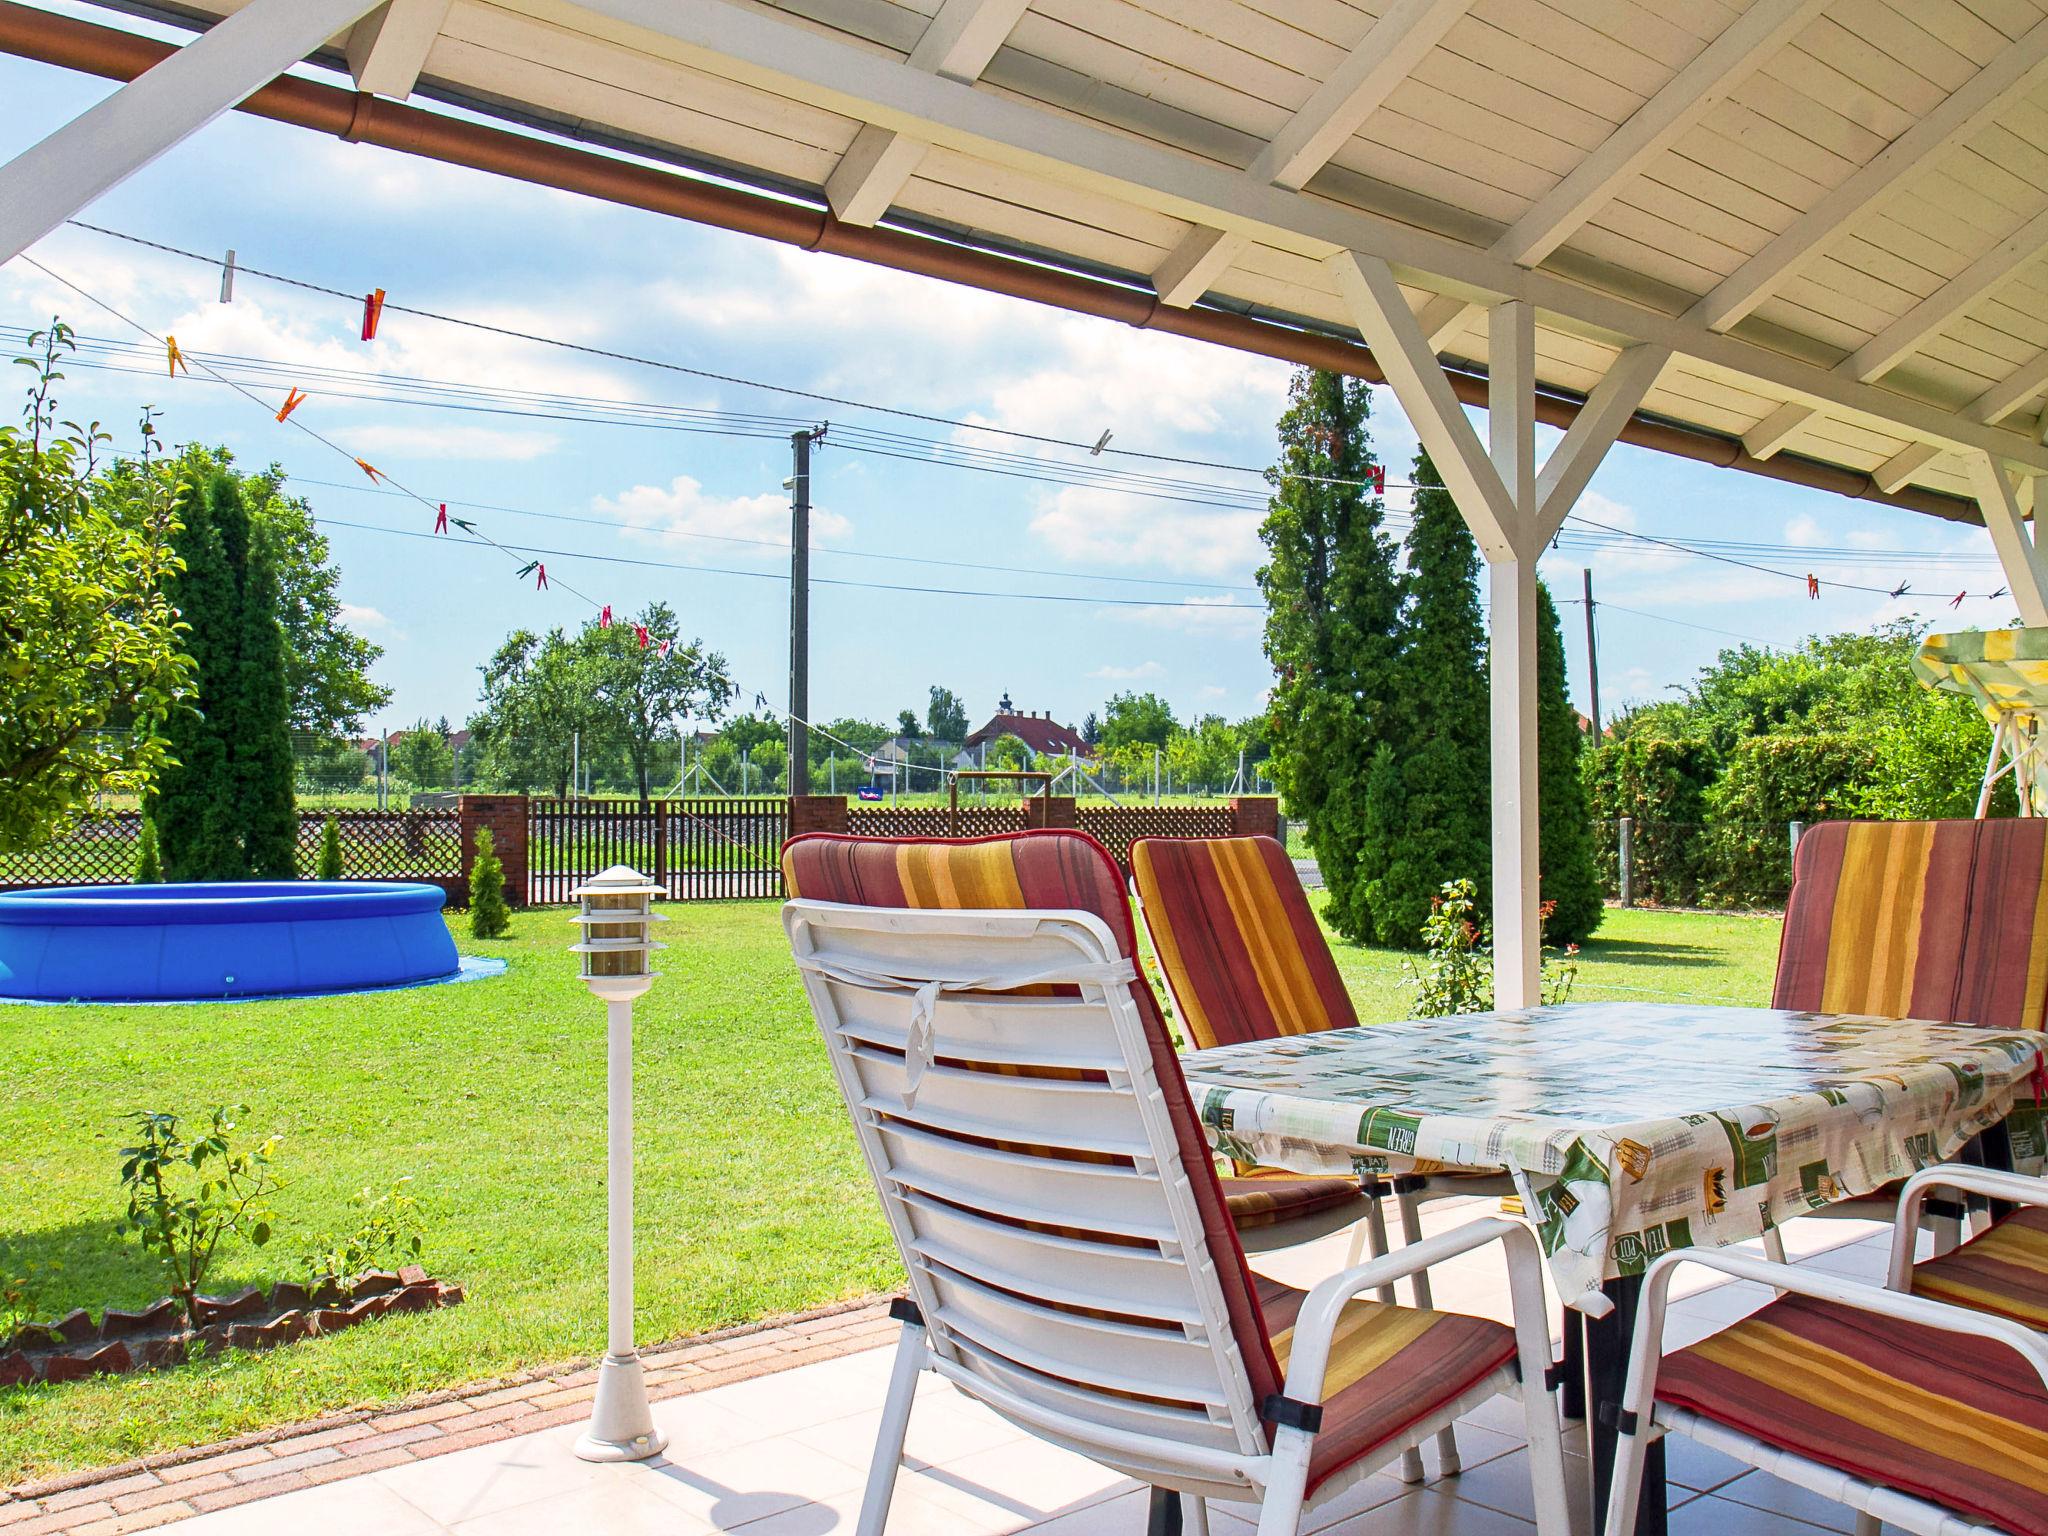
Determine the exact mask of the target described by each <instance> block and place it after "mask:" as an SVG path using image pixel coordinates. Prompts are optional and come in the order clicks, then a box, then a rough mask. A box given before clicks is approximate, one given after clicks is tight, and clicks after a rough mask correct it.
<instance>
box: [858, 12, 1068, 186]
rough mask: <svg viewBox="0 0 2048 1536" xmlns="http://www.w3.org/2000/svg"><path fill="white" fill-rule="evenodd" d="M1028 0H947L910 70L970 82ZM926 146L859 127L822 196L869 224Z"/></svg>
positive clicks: (906, 178) (908, 175) (895, 134)
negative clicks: (919, 70)
mask: <svg viewBox="0 0 2048 1536" xmlns="http://www.w3.org/2000/svg"><path fill="white" fill-rule="evenodd" d="M1030 3H1031V0H945V3H944V4H943V5H941V6H940V7H939V10H938V14H937V15H935V16H933V17H932V19H931V20H930V21H929V22H928V23H926V25H925V29H924V32H923V34H922V35H921V36H920V37H919V38H918V40H917V43H916V45H915V46H914V47H913V48H912V49H911V50H910V56H909V58H908V59H906V60H905V62H906V63H907V64H908V65H909V66H910V67H911V68H912V69H921V70H925V71H927V72H929V73H931V74H935V75H944V76H945V77H946V78H947V79H949V80H959V81H961V82H963V83H967V82H972V81H974V80H977V79H979V78H980V76H981V72H982V71H983V70H984V69H986V68H988V61H989V60H990V59H992V58H994V57H995V56H996V50H997V49H999V48H1001V47H1002V46H1003V43H1004V42H1005V41H1006V40H1007V39H1008V37H1009V35H1010V29H1011V28H1013V27H1015V26H1016V25H1017V19H1018V18H1019V17H1020V16H1022V15H1023V14H1024V12H1025V10H1026V9H1027V8H1028V7H1029V5H1030ZM929 147H930V146H928V145H926V144H924V143H922V142H920V141H919V140H918V139H915V138H913V137H911V136H910V135H908V134H905V133H899V132H897V131H895V130H894V129H889V128H882V127H878V126H876V125H875V124H873V123H864V124H862V125H861V130H860V132H859V133H857V134H855V135H854V136H853V143H851V144H850V145H848V146H847V149H846V153H845V154H844V155H842V156H841V157H840V160H839V164H838V166H837V167H836V168H835V169H834V170H833V172H832V174H831V175H830V176H828V177H827V178H826V179H825V200H826V201H827V202H829V203H830V204H831V205H832V212H833V213H834V214H835V215H836V216H837V217H839V218H841V219H843V220H845V221H846V222H847V223H848V224H873V223H874V222H875V221H876V220H877V219H879V218H881V216H882V215H883V214H885V213H887V212H888V211H889V208H890V206H891V205H892V204H893V203H894V202H895V201H896V198H897V196H898V195H899V194H900V193H901V192H902V191H903V188H904V187H905V186H906V185H908V183H909V181H910V178H911V176H912V175H913V174H914V173H915V172H916V170H917V166H918V162H919V161H920V160H922V159H924V152H925V150H926V149H927V148H929Z"/></svg>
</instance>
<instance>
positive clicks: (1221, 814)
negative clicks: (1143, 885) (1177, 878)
mask: <svg viewBox="0 0 2048 1536" xmlns="http://www.w3.org/2000/svg"><path fill="white" fill-rule="evenodd" d="M1075 814H1076V820H1077V821H1078V822H1079V824H1080V828H1081V830H1082V831H1083V832H1086V833H1089V834H1090V835H1092V836H1093V837H1095V838H1097V839H1099V840H1100V841H1101V843H1102V845H1103V847H1105V848H1107V849H1108V850H1109V852H1110V857H1111V858H1113V859H1115V860H1116V862H1117V868H1119V869H1121V870H1123V871H1124V873H1126V874H1129V873H1130V868H1131V844H1132V843H1134V842H1136V841H1137V840H1138V839H1139V838H1141V837H1229V836H1231V835H1232V834H1233V833H1235V832H1236V831H1237V829H1238V828H1237V816H1236V813H1235V812H1233V811H1232V810H1231V808H1230V807H1229V806H1227V805H1083V806H1077V807H1075Z"/></svg>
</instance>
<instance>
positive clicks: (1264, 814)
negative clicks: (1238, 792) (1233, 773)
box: [1230, 795, 1280, 841]
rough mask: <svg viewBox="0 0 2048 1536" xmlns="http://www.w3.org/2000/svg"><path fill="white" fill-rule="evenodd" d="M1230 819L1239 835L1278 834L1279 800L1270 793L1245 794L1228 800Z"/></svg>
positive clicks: (1274, 837) (1276, 837)
mask: <svg viewBox="0 0 2048 1536" xmlns="http://www.w3.org/2000/svg"><path fill="white" fill-rule="evenodd" d="M1230 820H1231V825H1232V827H1233V828H1234V829H1235V830H1236V832H1237V835H1238V836H1239V837H1270V838H1273V839H1275V840H1276V841H1277V840H1278V839H1279V836H1280V802H1279V800H1278V799H1276V798H1275V797H1274V796H1272V795H1245V796H1240V797H1239V798H1237V799H1234V800H1232V801H1231V802H1230Z"/></svg>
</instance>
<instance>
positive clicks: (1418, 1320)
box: [1259, 1277, 1515, 1492]
mask: <svg viewBox="0 0 2048 1536" xmlns="http://www.w3.org/2000/svg"><path fill="white" fill-rule="evenodd" d="M1307 1299H1308V1293H1307V1292H1306V1291H1297V1290H1295V1289H1294V1288H1293V1287H1292V1286H1287V1285H1282V1284H1281V1283H1280V1282H1279V1281H1277V1280H1269V1279H1266V1278H1264V1277H1261V1278H1260V1280H1259V1302H1260V1304H1261V1306H1263V1307H1264V1309H1265V1313H1266V1329H1267V1332H1268V1333H1270V1334H1271V1335H1272V1339H1273V1349H1274V1352H1275V1353H1276V1355H1277V1356H1278V1358H1279V1361H1280V1364H1281V1367H1282V1369H1285V1367H1286V1364H1287V1357H1288V1351H1289V1349H1290V1348H1291V1347H1292V1345H1293V1342H1294V1321H1295V1318H1296V1317H1297V1316H1299V1315H1300V1312H1301V1304H1302V1303H1303V1302H1304V1301H1306V1300H1307ZM1514 1358H1515V1335H1514V1330H1512V1329H1510V1328H1508V1327H1506V1326H1504V1325H1502V1324H1500V1323H1496V1322H1490V1321H1488V1320H1487V1319H1485V1318H1482V1317H1467V1316H1465V1315H1464V1314H1463V1313H1459V1312H1426V1311H1423V1310H1421V1309H1420V1308H1417V1307H1398V1306H1388V1305H1387V1304H1385V1303H1384V1302H1378V1301H1354V1302H1352V1303H1351V1305H1350V1306H1348V1307H1346V1308H1345V1309H1344V1316H1343V1319H1342V1321H1340V1322H1339V1323H1338V1325H1337V1336H1336V1338H1335V1340H1334V1341H1333V1342H1332V1344H1331V1346H1330V1365H1329V1370H1328V1372H1327V1373H1326V1374H1325V1376H1324V1378H1323V1427H1322V1430H1321V1432H1320V1433H1319V1434H1318V1435H1317V1436H1316V1439H1315V1445H1314V1448H1313V1449H1312V1450H1311V1452H1310V1455H1309V1469H1308V1486H1309V1491H1310V1492H1314V1491H1315V1489H1316V1487H1317V1486H1318V1485H1319V1484H1320V1483H1322V1482H1323V1481H1324V1479H1326V1478H1328V1477H1329V1476H1330V1475H1331V1474H1332V1473H1333V1472H1336V1471H1338V1470H1340V1469H1342V1468H1343V1467H1346V1466H1349V1465H1350V1464H1351V1463H1352V1462H1354V1461H1356V1460H1357V1459H1358V1458H1359V1457H1361V1456H1363V1455H1365V1454H1366V1453H1367V1452H1369V1451H1371V1450H1373V1449H1374V1448H1375V1447H1377V1446H1381V1445H1385V1444H1386V1443H1387V1442H1388V1441H1389V1440H1391V1439H1393V1438H1394V1437H1395V1436H1396V1435H1398V1434H1400V1433H1401V1432H1402V1431H1403V1430H1406V1429H1409V1428H1412V1427H1413V1426H1414V1425H1415V1424H1417V1423H1419V1422H1420V1421H1421V1420H1423V1419H1424V1418H1426V1417H1428V1416H1429V1415H1430V1414H1432V1413H1435V1412H1437V1411H1438V1410H1440V1409H1442V1408H1444V1407H1445V1406H1447V1405H1448V1404H1450V1403H1453V1402H1455V1401H1456V1400H1457V1399H1458V1398H1460V1397H1462V1396H1464V1395H1465V1394H1466V1393H1467V1392H1470V1391H1471V1390H1472V1389H1473V1388H1474V1387H1476V1386H1478V1385H1479V1384H1480V1383H1481V1382H1483V1381H1485V1380H1486V1378H1487V1377H1489V1376H1491V1375H1492V1374H1493V1373H1494V1372H1495V1371H1498V1370H1500V1369H1501V1368H1502V1367H1504V1366H1506V1365H1508V1364H1510V1363H1511V1362H1512V1361H1513V1360H1514Z"/></svg>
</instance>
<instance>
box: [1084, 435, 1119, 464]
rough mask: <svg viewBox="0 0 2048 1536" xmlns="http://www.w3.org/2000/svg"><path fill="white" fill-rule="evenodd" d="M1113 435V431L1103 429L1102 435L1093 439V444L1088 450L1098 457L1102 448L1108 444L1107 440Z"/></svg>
mask: <svg viewBox="0 0 2048 1536" xmlns="http://www.w3.org/2000/svg"><path fill="white" fill-rule="evenodd" d="M1114 436H1116V434H1115V433H1114V432H1109V431H1105V432H1104V433H1103V434H1102V436H1100V437H1098V438H1097V439H1095V446H1094V447H1093V448H1090V449H1089V450H1088V452H1089V453H1090V454H1092V455H1093V456H1094V457H1096V458H1098V459H1099V458H1101V457H1102V450H1103V449H1105V448H1107V447H1108V446H1109V440H1110V439H1111V438H1112V437H1114Z"/></svg>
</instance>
